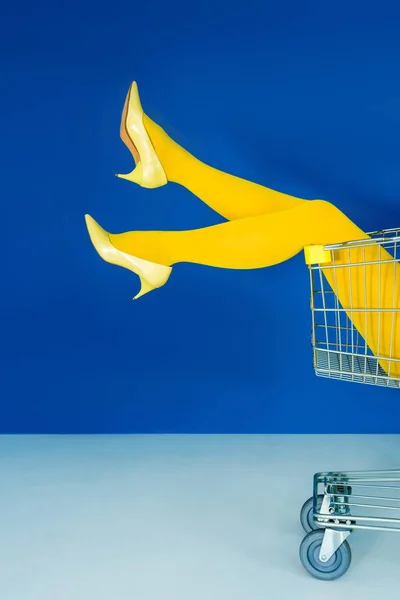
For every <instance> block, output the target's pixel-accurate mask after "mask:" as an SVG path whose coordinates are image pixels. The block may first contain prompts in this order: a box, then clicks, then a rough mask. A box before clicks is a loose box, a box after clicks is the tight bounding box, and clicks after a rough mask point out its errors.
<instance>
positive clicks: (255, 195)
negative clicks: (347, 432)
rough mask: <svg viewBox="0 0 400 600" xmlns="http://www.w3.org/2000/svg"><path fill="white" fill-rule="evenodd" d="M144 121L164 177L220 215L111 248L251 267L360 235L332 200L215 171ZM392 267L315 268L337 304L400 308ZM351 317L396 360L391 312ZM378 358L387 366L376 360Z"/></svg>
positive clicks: (381, 352)
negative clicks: (218, 220)
mask: <svg viewBox="0 0 400 600" xmlns="http://www.w3.org/2000/svg"><path fill="white" fill-rule="evenodd" d="M144 125H145V127H146V130H147V132H148V134H149V136H150V139H151V141H152V144H153V146H154V148H155V151H156V153H157V156H158V157H159V159H160V161H161V164H162V166H163V168H164V171H165V173H166V176H167V179H168V181H170V182H175V183H177V184H180V185H182V186H184V187H185V188H187V189H188V190H190V191H191V192H192V193H193V194H195V195H196V196H198V197H199V198H200V199H201V200H202V201H203V202H205V203H206V204H207V205H208V206H210V207H211V208H212V209H213V210H215V211H216V212H218V213H219V214H221V215H222V216H223V217H225V218H226V219H227V220H228V221H227V222H226V223H222V224H219V225H215V226H212V227H206V228H202V229H196V230H191V231H129V232H126V233H121V234H110V240H111V243H112V244H113V245H114V246H115V247H116V248H118V249H119V250H121V251H123V252H126V253H128V254H132V255H134V256H136V257H138V258H142V259H145V260H148V261H152V262H155V263H158V264H162V265H168V266H172V265H174V264H176V263H179V262H192V263H198V264H203V265H209V266H213V267H220V268H228V269H257V268H263V267H268V266H271V265H275V264H278V263H281V262H283V261H285V260H288V259H289V258H291V257H293V256H295V255H296V254H298V253H299V252H301V251H302V250H303V249H304V247H305V246H307V245H311V244H334V243H340V242H344V241H348V240H353V239H367V238H368V236H367V234H366V233H365V232H363V231H362V230H361V229H360V228H359V227H357V226H356V225H355V224H354V223H353V222H352V221H351V220H350V219H349V218H348V217H346V215H344V214H343V213H342V212H341V211H340V210H339V209H337V208H336V207H335V206H334V205H333V204H330V203H329V202H325V201H323V200H304V199H300V198H295V197H293V196H290V195H287V194H283V193H280V192H276V191H274V190H271V189H269V188H266V187H264V186H261V185H258V184H256V183H252V182H250V181H246V180H244V179H240V178H239V177H235V176H233V175H229V174H227V173H223V172H221V171H218V170H217V169H214V168H213V167H210V166H208V165H206V164H204V163H203V162H201V161H200V160H198V159H197V158H195V157H194V156H193V155H191V154H190V153H189V152H187V151H186V150H185V149H184V148H182V147H181V146H179V145H178V144H177V143H176V142H175V141H173V140H172V139H171V138H170V137H169V136H168V135H167V134H166V132H165V131H164V130H163V129H162V128H161V127H159V126H158V125H157V124H156V123H154V122H153V121H152V120H151V119H150V118H149V117H147V116H145V117H144ZM378 253H380V254H379V256H378ZM348 258H349V254H348V251H341V252H339V253H336V256H335V259H336V262H337V263H338V264H340V263H341V262H342V263H346V262H347V261H348ZM378 258H380V259H385V258H388V259H390V258H392V257H390V255H389V254H388V253H387V252H386V251H385V250H384V249H383V248H377V247H376V246H375V247H370V248H368V247H367V248H366V249H364V250H362V249H352V250H351V261H352V262H365V261H366V262H373V261H376V260H377V259H378ZM397 271H398V267H397V265H395V264H393V263H386V264H382V265H381V267H380V270H379V268H378V266H376V265H368V266H367V267H364V266H360V267H356V268H354V267H353V268H352V269H351V272H350V270H349V269H346V268H341V269H336V276H335V279H334V278H333V271H332V270H329V269H324V271H323V272H324V275H325V277H326V278H327V280H328V282H329V283H330V285H331V287H332V288H333V289H334V290H335V293H336V295H337V296H338V298H339V301H340V302H341V304H342V306H343V307H344V308H345V309H346V308H347V309H348V308H350V306H351V300H352V305H353V307H357V308H360V309H362V308H377V307H378V306H379V307H381V308H387V309H392V308H393V306H394V307H400V276H399V275H400V274H399V273H398V272H397ZM365 278H366V280H367V286H366V290H365V285H364V281H365ZM378 282H379V283H378ZM393 282H396V286H395V288H396V289H395V292H394V295H393ZM397 282H398V284H397ZM350 293H351V296H352V298H351V299H350ZM349 316H350V315H349ZM351 319H352V321H353V323H354V325H355V326H356V328H357V329H358V331H359V332H360V333H361V335H363V337H364V338H365V339H366V340H367V343H368V345H369V347H370V348H371V350H372V351H373V352H374V354H376V355H378V356H383V357H389V356H394V357H396V358H400V326H399V323H400V319H398V318H397V313H396V317H395V319H394V320H393V318H392V314H391V313H390V312H388V313H383V314H382V315H381V317H378V315H377V313H374V312H371V313H365V312H364V313H362V312H360V313H352V315H351ZM378 321H379V322H378ZM381 364H382V366H383V368H384V369H385V370H388V365H387V364H385V362H384V361H381ZM390 374H391V375H392V376H395V375H397V376H400V366H398V365H397V363H394V364H392V366H391V368H390Z"/></svg>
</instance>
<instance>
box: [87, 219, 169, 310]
mask: <svg viewBox="0 0 400 600" xmlns="http://www.w3.org/2000/svg"><path fill="white" fill-rule="evenodd" d="M85 221H86V226H87V228H88V232H89V236H90V239H91V241H92V244H93V246H94V247H95V249H96V250H97V252H98V254H99V255H100V256H101V258H102V259H103V260H105V261H106V262H108V263H110V264H112V265H117V266H118V267H124V268H125V269H128V270H129V271H132V273H135V274H136V275H138V276H139V278H140V283H141V289H140V292H139V293H138V294H137V295H136V296H135V297H134V300H137V299H138V298H140V297H141V296H144V295H145V294H147V293H148V292H151V291H152V290H154V289H156V288H160V287H162V286H163V285H164V284H165V283H167V281H168V279H169V276H170V274H171V271H172V267H166V266H165V265H158V264H157V263H153V262H149V261H147V260H143V259H142V258H137V257H136V256H133V255H131V254H126V253H125V252H121V251H120V250H118V249H117V248H115V246H113V245H112V243H111V241H110V237H109V234H108V233H107V231H105V230H104V229H103V228H102V227H100V225H99V224H98V223H96V221H95V220H94V219H93V218H92V217H91V216H90V215H85Z"/></svg>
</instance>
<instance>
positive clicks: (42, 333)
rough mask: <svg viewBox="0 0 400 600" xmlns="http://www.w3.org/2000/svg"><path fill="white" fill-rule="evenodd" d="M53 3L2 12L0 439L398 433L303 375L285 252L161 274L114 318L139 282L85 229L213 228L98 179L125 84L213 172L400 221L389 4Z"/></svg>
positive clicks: (389, 416) (399, 113) (298, 289)
mask: <svg viewBox="0 0 400 600" xmlns="http://www.w3.org/2000/svg"><path fill="white" fill-rule="evenodd" d="M25 2H26V0H25ZM66 6H67V8H65V9H64V8H62V5H60V4H59V3H54V2H50V1H48V2H44V3H43V2H42V3H36V2H35V3H28V2H26V4H25V5H24V2H23V3H22V4H21V3H17V4H15V7H11V4H10V6H8V7H4V8H3V9H2V18H1V20H0V34H1V35H0V40H1V42H0V43H1V56H0V60H1V62H0V66H1V115H0V119H1V137H2V150H1V153H2V157H1V163H0V164H1V166H0V168H1V171H2V194H1V197H2V215H3V221H2V226H1V234H2V251H3V260H2V264H1V270H2V283H3V285H2V287H1V295H0V303H1V306H0V308H1V312H0V314H1V321H2V322H1V331H2V342H1V357H0V358H1V363H0V364H1V367H0V368H1V370H2V373H1V380H0V381H1V398H0V430H1V432H3V433H4V432H104V431H107V432H160V431H161V432H165V431H168V432H183V431H185V432H204V431H206V432H217V431H218V432H244V431H246V432H260V431H262V432H277V433H279V432H295V433H301V432H399V431H400V425H399V424H400V396H399V394H398V393H397V392H396V391H395V390H393V391H392V390H385V389H374V388H370V387H368V386H360V385H356V384H346V383H336V382H331V381H327V380H323V379H318V378H316V377H315V376H314V374H313V370H312V367H311V351H310V314H309V309H308V303H309V290H308V274H307V269H306V267H305V266H304V263H303V259H302V257H301V256H298V257H296V258H294V259H293V260H291V261H289V262H288V263H285V264H283V265H280V266H277V267H274V268H270V269H264V270H261V271H257V272H256V271H254V272H235V271H223V270H217V269H211V268H206V267H201V266H196V265H179V266H178V267H177V268H175V269H174V272H173V275H172V277H171V279H170V281H169V282H168V284H167V285H166V286H165V287H164V288H163V289H162V290H159V291H157V292H153V293H152V294H149V295H148V296H146V297H145V298H143V299H141V300H140V301H138V302H137V303H134V302H132V300H131V298H132V296H133V295H134V294H135V293H136V292H137V291H138V280H137V279H136V278H135V277H134V276H133V275H131V274H129V273H128V272H126V271H124V270H122V269H117V268H114V267H111V266H109V265H107V264H106V263H104V262H103V261H102V260H101V259H100V258H99V257H98V256H97V254H96V253H95V251H94V250H93V248H92V246H91V244H90V242H89V239H88V235H87V232H86V229H85V224H84V214H85V213H86V212H89V213H90V214H92V215H93V216H94V217H95V218H96V219H98V220H99V222H100V223H101V224H102V225H103V226H104V227H106V228H108V229H109V230H111V231H123V230H126V229H169V228H170V229H180V228H195V227H202V226H206V225H208V224H213V223H216V222H220V221H221V218H220V217H219V216H218V215H216V214H214V213H213V211H212V210H210V209H209V208H208V207H206V206H204V205H203V204H202V203H201V202H200V201H199V200H198V199H196V198H195V197H194V196H192V195H191V194H190V193H189V192H187V191H186V190H184V189H181V188H179V187H178V186H176V185H173V184H170V185H168V186H166V187H164V188H161V189H158V190H152V191H149V190H143V189H141V188H139V187H137V186H134V185H132V184H129V183H127V182H125V181H120V180H117V179H116V178H115V177H114V173H115V172H127V171H128V170H130V168H131V158H130V155H129V153H128V151H127V150H126V148H125V147H124V146H123V144H122V142H121V141H120V140H119V120H120V114H121V109H122V104H123V100H124V96H125V94H126V91H127V88H128V85H129V83H130V81H131V80H133V79H135V80H137V81H138V83H139V87H140V91H141V96H142V100H143V104H144V107H145V109H146V111H147V112H148V113H149V114H150V116H152V117H153V118H154V119H155V120H157V121H158V122H159V123H160V124H161V125H163V126H164V127H165V128H166V129H167V130H168V131H169V132H170V133H171V134H172V135H173V136H174V137H175V138H176V139H177V140H178V141H180V142H181V143H182V144H183V145H185V146H186V147H187V148H188V149H189V150H190V151H192V152H193V153H194V154H195V155H197V156H198V157H199V158H201V159H203V160H204V161H206V162H208V163H211V164H212V165H213V166H216V167H219V168H221V169H223V170H226V171H229V172H233V173H235V174H237V175H239V176H242V177H245V178H249V179H252V180H254V181H257V182H259V183H263V184H265V185H268V186H270V187H273V188H275V189H279V190H281V191H286V192H289V193H293V194H295V195H298V196H302V197H305V198H324V199H326V200H330V201H332V202H334V203H336V204H337V205H338V206H339V208H341V209H342V210H344V211H345V212H346V213H347V214H348V215H349V216H350V217H351V218H352V219H354V220H355V221H356V222H357V223H358V224H359V225H360V226H361V227H363V228H364V229H367V230H371V229H377V228H380V227H395V226H400V205H399V199H400V176H399V168H400V142H399V140H400V80H399V76H398V72H399V59H400V41H399V35H398V14H397V10H396V8H395V3H394V2H391V3H387V2H386V3H385V2H380V3H379V4H378V3H375V6H374V7H372V6H370V5H368V3H367V4H365V3H361V2H351V1H350V0H348V1H347V2H343V3H342V2H334V3H325V2H321V1H308V2H304V1H303V0H301V1H299V0H272V1H270V2H262V1H261V0H249V1H247V2H246V3H242V2H240V3H239V2H236V3H235V2H222V1H221V0H204V1H203V2H201V3H196V6H194V5H193V6H192V3H191V2H189V1H188V0H187V1H186V2H183V1H182V0H171V1H170V2H165V1H162V0H155V1H154V2H140V3H136V4H135V3H133V2H129V3H120V2H118V1H116V2H113V3H109V4H108V5H106V4H104V5H102V4H101V2H100V3H96V2H93V1H91V2H83V3H82V4H81V3H80V2H79V3H78V2H77V1H76V0H73V1H72V2H69V3H68V4H67V5H66ZM285 233H286V232H285V231H282V234H283V236H285ZM339 400H340V402H339Z"/></svg>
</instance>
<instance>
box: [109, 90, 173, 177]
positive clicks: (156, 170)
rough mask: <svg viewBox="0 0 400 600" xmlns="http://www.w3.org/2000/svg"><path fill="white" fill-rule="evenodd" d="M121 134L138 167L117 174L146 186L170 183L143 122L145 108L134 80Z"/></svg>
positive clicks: (128, 97)
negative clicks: (126, 172) (124, 173)
mask: <svg viewBox="0 0 400 600" xmlns="http://www.w3.org/2000/svg"><path fill="white" fill-rule="evenodd" d="M120 136H121V139H122V141H123V142H124V144H125V145H126V147H127V148H128V149H129V150H130V152H131V154H132V157H133V159H134V161H135V164H136V167H135V168H134V169H133V171H132V172H131V173H128V174H126V175H121V174H120V173H117V174H116V176H117V177H119V178H121V179H127V180H128V181H132V182H133V183H137V184H138V185H140V186H142V187H144V188H156V187H160V186H162V185H165V184H166V183H168V180H167V177H166V175H165V172H164V169H163V167H162V165H161V163H160V161H159V158H158V156H157V154H156V151H155V150H154V147H153V144H152V143H151V140H150V137H149V135H148V133H147V131H146V128H145V126H144V124H143V108H142V105H141V102H140V98H139V91H138V87H137V83H136V81H134V82H133V83H132V84H131V86H130V88H129V92H128V94H127V96H126V99H125V104H124V108H123V111H122V118H121V127H120Z"/></svg>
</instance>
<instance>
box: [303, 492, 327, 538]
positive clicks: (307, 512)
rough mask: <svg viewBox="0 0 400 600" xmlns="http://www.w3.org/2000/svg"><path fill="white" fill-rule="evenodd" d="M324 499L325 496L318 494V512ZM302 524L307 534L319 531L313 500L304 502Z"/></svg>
mask: <svg viewBox="0 0 400 600" xmlns="http://www.w3.org/2000/svg"><path fill="white" fill-rule="evenodd" d="M323 499H324V495H323V494H318V496H317V510H320V509H321V505H322V500H323ZM300 523H301V526H302V527H303V529H304V531H305V532H306V533H310V531H315V530H316V529H319V527H318V525H316V524H315V523H314V520H313V498H312V497H311V498H309V499H308V500H307V501H306V502H304V504H303V506H302V509H301V511H300Z"/></svg>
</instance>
